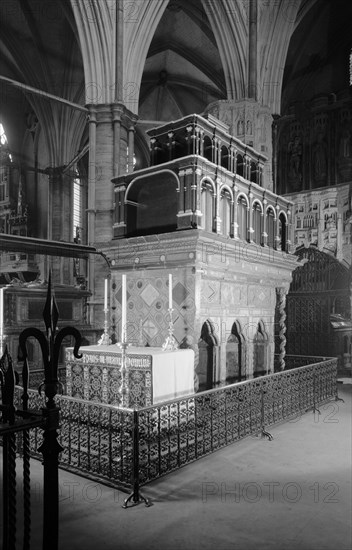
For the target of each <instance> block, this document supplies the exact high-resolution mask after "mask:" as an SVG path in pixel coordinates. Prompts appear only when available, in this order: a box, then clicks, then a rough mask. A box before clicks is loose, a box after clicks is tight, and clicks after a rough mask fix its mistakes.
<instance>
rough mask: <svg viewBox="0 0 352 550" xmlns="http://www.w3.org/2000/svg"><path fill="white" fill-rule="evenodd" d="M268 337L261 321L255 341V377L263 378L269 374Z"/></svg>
mask: <svg viewBox="0 0 352 550" xmlns="http://www.w3.org/2000/svg"><path fill="white" fill-rule="evenodd" d="M268 341H269V339H268V335H267V333H266V331H265V327H264V323H263V321H259V323H258V326H257V332H256V333H255V336H254V339H253V376H254V378H256V377H257V376H263V375H264V374H266V372H267V350H268Z"/></svg>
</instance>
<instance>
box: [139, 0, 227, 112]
mask: <svg viewBox="0 0 352 550" xmlns="http://www.w3.org/2000/svg"><path fill="white" fill-rule="evenodd" d="M225 98H226V85H225V78H224V72H223V67H222V63H221V59H220V55H219V51H218V48H217V44H216V40H215V37H214V34H213V31H212V28H211V25H210V22H209V19H208V17H207V14H206V13H205V10H204V8H203V5H202V3H201V2H197V1H196V0H188V1H187V2H181V1H179V0H171V2H170V3H169V5H168V6H167V9H166V10H165V12H164V15H163V17H162V19H161V21H160V23H159V26H158V28H157V30H156V33H155V35H154V37H153V40H152V43H151V45H150V48H149V51H148V55H147V61H146V64H145V68H144V72H143V77H142V85H141V94H140V105H139V115H140V117H141V118H142V119H147V120H154V121H158V120H160V121H163V120H170V118H171V119H175V118H180V117H182V116H184V115H186V114H190V113H194V112H202V111H203V110H204V109H205V107H206V106H207V105H208V104H209V103H210V102H211V101H214V100H217V99H225Z"/></svg>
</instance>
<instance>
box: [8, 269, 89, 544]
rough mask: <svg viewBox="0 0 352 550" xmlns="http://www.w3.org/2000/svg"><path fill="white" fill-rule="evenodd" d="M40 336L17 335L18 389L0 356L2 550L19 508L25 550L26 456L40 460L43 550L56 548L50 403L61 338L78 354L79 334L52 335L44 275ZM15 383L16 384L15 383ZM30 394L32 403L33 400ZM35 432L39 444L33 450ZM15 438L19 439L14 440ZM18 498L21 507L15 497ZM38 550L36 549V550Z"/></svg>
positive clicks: (56, 450)
mask: <svg viewBox="0 0 352 550" xmlns="http://www.w3.org/2000/svg"><path fill="white" fill-rule="evenodd" d="M43 319H44V322H45V326H46V333H44V332H42V331H40V330H39V329H38V328H36V327H28V328H26V329H24V330H23V331H22V332H21V334H20V337H19V348H20V351H21V354H20V355H21V361H23V368H22V386H23V387H22V388H21V389H20V390H19V388H17V389H15V383H16V382H17V381H18V379H19V376H18V375H17V376H16V373H15V371H14V369H13V362H12V358H11V356H10V355H9V353H8V350H7V348H5V352H4V354H3V355H2V357H0V389H1V392H0V394H1V402H0V412H1V418H0V436H1V439H2V443H3V491H2V495H1V498H2V504H3V533H2V539H3V550H15V549H16V538H18V533H19V529H18V527H19V525H18V515H19V514H18V511H19V510H23V545H22V547H23V549H24V550H29V549H30V548H31V480H30V454H31V452H32V453H33V452H35V453H37V454H40V455H41V456H42V459H43V479H44V484H43V530H42V532H43V539H42V546H41V547H42V549H43V550H49V549H50V550H55V549H57V548H58V533H59V508H58V506H59V484H58V457H59V454H60V452H61V451H62V448H61V446H60V444H59V443H58V441H57V437H58V432H57V430H58V429H59V427H60V410H59V407H58V406H57V402H56V401H55V396H56V394H57V390H58V386H59V384H60V383H59V381H58V373H57V369H58V360H59V354H60V347H61V344H62V341H63V339H64V338H65V337H66V336H68V335H70V336H73V337H74V339H75V347H74V353H75V356H76V357H79V356H78V348H79V345H80V342H81V335H80V333H79V332H78V330H77V329H75V328H74V327H65V328H62V329H60V330H59V331H56V328H57V321H58V310H57V306H56V301H55V297H54V296H53V294H52V291H51V278H50V276H49V282H48V292H47V298H46V302H45V306H44V311H43ZM30 337H34V338H36V339H37V340H38V342H39V344H40V347H41V351H42V358H43V364H44V370H43V371H42V373H41V379H40V385H39V388H38V389H39V395H38V393H37V392H34V391H33V390H30V389H28V380H29V366H28V355H27V347H26V342H27V339H28V338H30ZM16 379H17V380H16ZM33 395H35V396H36V399H33ZM39 428H40V430H41V433H42V441H41V442H40V446H38V442H39V441H38V439H39V438H38V432H39ZM18 436H19V437H18ZM18 452H20V453H21V454H22V457H23V485H22V488H23V492H22V491H20V490H19V489H20V487H19V486H18V483H17V482H16V473H17V470H18V468H17V464H16V462H17V461H16V457H17V453H18ZM20 493H22V494H23V500H22V503H21V505H20V506H19V503H18V500H19V498H18V496H19V494H20ZM36 548H38V546H36Z"/></svg>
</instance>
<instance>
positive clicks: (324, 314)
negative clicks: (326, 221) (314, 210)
mask: <svg viewBox="0 0 352 550" xmlns="http://www.w3.org/2000/svg"><path fill="white" fill-rule="evenodd" d="M296 254H297V255H298V256H299V258H300V259H306V260H308V261H307V262H306V263H305V265H303V266H302V267H298V268H297V269H296V270H295V271H294V273H293V280H292V283H291V287H290V291H289V293H288V295H287V348H286V349H287V353H289V354H298V355H327V356H329V355H335V354H336V352H335V349H334V335H333V331H332V325H331V323H330V315H331V314H332V313H334V312H335V304H336V300H337V299H338V303H339V308H340V309H341V308H342V309H344V313H345V316H346V317H349V316H350V299H349V285H350V274H349V272H348V270H347V269H346V268H345V267H344V266H343V265H342V264H340V263H339V262H338V261H337V260H336V259H335V258H334V257H332V256H330V255H328V254H325V253H323V252H321V251H319V250H317V249H316V248H313V247H311V248H301V249H299V250H298V251H297V252H296ZM341 304H343V306H342V305H341Z"/></svg>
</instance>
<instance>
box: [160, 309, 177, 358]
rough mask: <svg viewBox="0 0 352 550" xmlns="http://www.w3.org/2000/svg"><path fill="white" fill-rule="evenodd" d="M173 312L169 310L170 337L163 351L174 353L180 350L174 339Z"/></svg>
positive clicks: (163, 346) (164, 344)
mask: <svg viewBox="0 0 352 550" xmlns="http://www.w3.org/2000/svg"><path fill="white" fill-rule="evenodd" d="M172 311H173V310H172V309H171V308H169V315H170V321H169V330H168V333H169V335H168V337H167V338H166V340H165V342H164V343H163V345H162V348H163V351H174V350H176V349H178V344H177V342H176V340H175V338H174V323H173V320H172Z"/></svg>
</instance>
